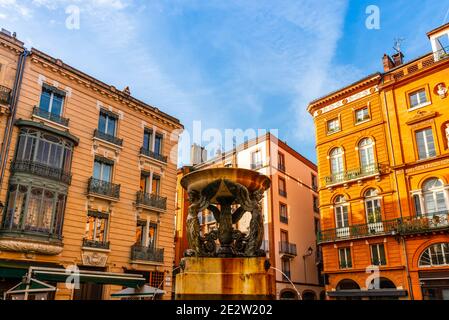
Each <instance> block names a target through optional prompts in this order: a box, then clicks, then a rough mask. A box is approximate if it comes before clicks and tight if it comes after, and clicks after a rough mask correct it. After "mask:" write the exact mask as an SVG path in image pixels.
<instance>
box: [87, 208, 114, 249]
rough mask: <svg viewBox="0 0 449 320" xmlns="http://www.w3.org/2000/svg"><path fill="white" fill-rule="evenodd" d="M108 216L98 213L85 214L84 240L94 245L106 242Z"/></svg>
mask: <svg viewBox="0 0 449 320" xmlns="http://www.w3.org/2000/svg"><path fill="white" fill-rule="evenodd" d="M108 220H109V214H108V213H105V212H99V211H89V212H88V213H87V222H86V232H85V234H84V239H85V240H89V241H92V242H96V243H106V242H107V230H108Z"/></svg>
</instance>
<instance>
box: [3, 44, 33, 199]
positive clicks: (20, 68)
mask: <svg viewBox="0 0 449 320" xmlns="http://www.w3.org/2000/svg"><path fill="white" fill-rule="evenodd" d="M29 54H30V52H29V51H28V50H27V49H25V50H24V51H23V52H22V53H21V54H20V56H19V61H18V62H17V71H16V77H15V79H14V87H13V90H12V94H11V103H10V114H9V117H8V121H7V123H6V126H5V132H4V135H3V142H2V146H1V151H0V159H1V160H0V161H1V163H0V166H1V169H0V194H1V190H2V188H1V186H2V183H3V178H4V176H5V168H6V160H7V159H8V153H9V147H10V144H11V136H12V131H13V128H14V127H13V124H14V120H15V118H16V111H17V102H18V100H19V94H20V88H21V86H22V79H23V72H24V69H25V62H26V57H27V56H28V55H29Z"/></svg>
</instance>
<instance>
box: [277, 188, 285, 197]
mask: <svg viewBox="0 0 449 320" xmlns="http://www.w3.org/2000/svg"><path fill="white" fill-rule="evenodd" d="M279 195H281V196H283V197H287V191H285V190H281V189H279Z"/></svg>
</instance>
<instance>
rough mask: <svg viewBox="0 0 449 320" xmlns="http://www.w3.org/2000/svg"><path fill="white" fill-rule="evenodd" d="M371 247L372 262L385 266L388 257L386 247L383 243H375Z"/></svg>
mask: <svg viewBox="0 0 449 320" xmlns="http://www.w3.org/2000/svg"><path fill="white" fill-rule="evenodd" d="M370 249H371V264H373V265H375V266H385V265H386V264H387V259H386V258H385V247H384V245H383V244H373V245H371V246H370Z"/></svg>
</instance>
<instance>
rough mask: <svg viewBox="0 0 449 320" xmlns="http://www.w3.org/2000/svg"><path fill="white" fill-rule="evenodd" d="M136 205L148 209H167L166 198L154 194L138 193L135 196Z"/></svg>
mask: <svg viewBox="0 0 449 320" xmlns="http://www.w3.org/2000/svg"><path fill="white" fill-rule="evenodd" d="M136 205H137V206H139V205H144V206H148V207H154V208H157V209H162V210H166V209H167V198H166V197H161V196H159V195H156V194H149V193H146V192H142V191H138V192H137V194H136Z"/></svg>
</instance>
